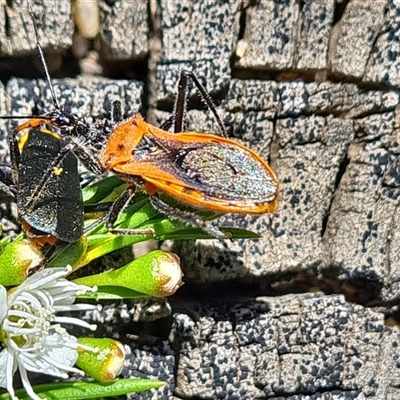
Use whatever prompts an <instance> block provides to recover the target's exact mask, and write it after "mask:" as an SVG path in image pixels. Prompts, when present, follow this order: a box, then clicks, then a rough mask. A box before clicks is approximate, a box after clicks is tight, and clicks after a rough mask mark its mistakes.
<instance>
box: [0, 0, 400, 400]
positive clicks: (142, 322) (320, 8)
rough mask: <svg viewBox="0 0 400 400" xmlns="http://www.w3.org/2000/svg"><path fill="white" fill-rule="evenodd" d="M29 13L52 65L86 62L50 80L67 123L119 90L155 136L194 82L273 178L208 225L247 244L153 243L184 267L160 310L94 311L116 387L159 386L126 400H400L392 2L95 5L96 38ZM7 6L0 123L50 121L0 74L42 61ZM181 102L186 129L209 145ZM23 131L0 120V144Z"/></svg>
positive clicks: (397, 26)
mask: <svg viewBox="0 0 400 400" xmlns="http://www.w3.org/2000/svg"><path fill="white" fill-rule="evenodd" d="M31 3H32V8H33V11H34V12H36V13H38V14H39V15H41V16H42V17H41V20H40V24H39V25H40V26H39V28H40V29H39V31H40V42H41V44H42V46H43V48H44V49H45V50H46V58H47V59H48V60H49V63H50V66H52V63H51V61H53V62H54V64H55V67H54V69H55V70H57V62H58V61H60V60H61V58H60V55H64V56H65V54H66V52H67V50H68V49H69V48H70V47H71V45H73V52H72V53H73V54H75V55H77V54H79V55H80V59H79V60H77V61H76V64H77V65H78V67H79V71H80V73H81V76H80V77H77V78H74V79H73V78H68V79H54V83H55V86H56V89H57V93H58V95H59V99H60V101H61V102H62V103H65V104H68V105H69V106H71V107H72V110H73V111H74V112H76V113H77V114H79V115H101V114H103V113H105V112H106V111H107V108H108V107H109V104H110V102H111V101H112V100H113V99H114V98H119V99H121V100H122V102H123V105H124V111H125V115H126V116H128V115H132V114H133V113H135V112H138V111H139V110H142V111H143V112H144V113H145V116H146V119H147V121H149V122H151V123H154V124H158V125H159V124H160V123H161V122H162V121H164V120H165V119H166V118H167V117H168V115H169V113H170V112H171V111H172V108H173V101H174V99H175V95H176V93H177V82H178V79H179V72H180V71H181V70H182V69H188V70H191V71H193V72H195V73H196V74H197V76H198V78H199V79H200V80H201V82H203V83H204V85H205V86H206V88H207V90H208V91H209V92H210V93H211V94H212V96H213V98H214V99H215V101H216V103H217V105H218V110H219V112H220V114H221V116H222V118H223V121H224V123H225V125H226V127H227V130H228V133H229V135H230V136H231V137H233V138H235V139H237V140H238V141H240V142H242V143H244V144H246V145H247V146H249V147H250V148H252V149H253V150H255V151H257V152H258V153H259V154H261V155H262V156H263V157H264V158H265V159H266V160H268V161H269V162H270V165H271V166H272V168H273V169H274V171H275V172H276V175H277V177H278V178H279V181H280V189H279V193H280V194H279V195H280V208H279V210H278V211H277V212H276V213H275V214H273V215H268V214H266V215H261V216H242V215H236V216H232V215H228V216H225V217H223V218H222V219H221V220H220V221H219V223H220V224H221V225H231V226H235V227H242V228H246V229H250V230H253V231H255V232H257V233H259V234H260V235H261V237H260V239H258V240H255V241H251V240H237V241H234V242H230V241H218V240H214V241H211V240H198V241H195V242H185V243H164V244H163V246H164V247H166V248H167V247H168V248H172V249H174V250H175V251H176V252H177V253H178V254H179V256H180V257H181V260H182V266H183V269H184V271H185V282H186V285H185V287H183V288H182V289H181V290H180V291H179V292H178V293H177V294H176V295H175V296H174V297H173V298H171V300H170V303H171V306H172V311H171V307H170V306H169V305H168V304H166V303H164V302H159V301H149V302H142V303H139V304H132V303H125V304H120V305H116V304H113V305H107V306H106V307H105V308H104V310H103V311H102V313H97V314H95V315H91V316H89V318H91V319H92V320H93V319H94V320H97V321H98V322H101V327H100V328H99V334H100V335H101V334H104V335H108V336H113V337H116V338H119V339H120V340H121V341H122V342H123V343H124V345H125V348H126V350H127V361H126V368H125V369H124V371H123V375H124V376H132V377H135V376H136V377H137V376H140V377H144V376H149V377H154V378H157V379H160V380H165V381H166V382H167V385H166V386H165V387H163V388H162V389H160V390H158V391H150V392H147V393H143V394H140V395H132V396H129V398H132V399H157V400H161V399H171V398H176V399H210V400H211V399H290V400H295V399H296V400H306V399H307V400H311V399H313V400H314V399H324V400H333V399H335V400H342V399H358V400H361V399H371V400H372V399H373V400H381V399H382V400H386V399H387V400H394V399H399V398H400V389H399V388H400V364H399V361H398V360H399V358H400V334H399V330H398V326H399V325H398V316H399V314H398V303H399V299H400V208H399V201H400V162H399V154H400V107H399V87H400V2H399V1H397V0H379V1H372V0H369V1H362V0H346V1H339V0H336V1H335V0H319V1H313V0H304V1H299V0H283V1H282V0H257V1H250V0H222V1H221V0H180V1H178V0H159V1H155V0H148V1H147V0H139V1H133V0H99V2H98V7H99V9H100V30H99V33H98V34H97V36H96V37H95V38H94V39H92V40H91V41H90V40H89V41H88V40H87V39H84V38H82V37H81V36H80V34H79V32H78V31H77V30H75V32H74V24H73V17H72V10H71V4H70V3H69V2H67V1H60V0H46V1H44V0H43V1H32V2H31ZM1 5H2V7H1V8H0V56H1V57H2V58H1V59H0V75H1V78H2V80H3V82H5V84H6V86H5V87H1V88H0V114H1V115H9V114H11V113H12V114H15V115H30V114H32V113H33V112H35V111H34V110H36V112H37V110H39V111H43V110H46V109H48V108H49V107H52V103H51V99H50V96H49V91H48V88H47V86H46V83H45V82H44V81H43V80H33V81H32V80H26V79H21V78H11V79H9V78H10V76H12V75H16V76H27V75H28V74H22V75H20V74H19V71H20V70H19V67H18V65H19V63H23V65H24V66H25V67H24V68H28V69H30V68H31V67H32V65H33V64H34V63H37V61H35V58H36V56H34V57H32V58H26V57H22V56H26V55H34V54H36V50H35V49H36V44H35V40H34V35H33V28H32V22H31V19H30V16H29V14H28V13H27V1H23V0H20V1H13V2H12V4H11V2H7V3H6V2H4V1H3V2H2V3H1ZM76 18H83V20H84V17H82V16H79V15H78V16H77V15H75V19H76ZM67 54H69V55H67V56H66V57H64V64H63V65H62V67H61V69H59V71H58V72H59V73H60V74H61V73H62V74H65V75H68V74H69V70H68V69H67V68H66V66H65V65H66V64H68V63H66V60H67V61H68V60H69V59H72V55H71V53H67ZM29 62H31V63H32V65H29ZM27 65H28V66H27ZM68 65H69V64H68ZM37 70H38V71H39V75H37V76H43V75H42V74H40V71H41V69H40V65H39V66H38V68H37ZM60 71H61V72H60ZM93 73H96V74H97V76H93ZM37 76H36V77H37ZM105 76H112V77H117V78H119V79H110V78H106V77H105ZM132 77H133V78H135V79H131V78H132ZM121 78H123V79H121ZM194 93H195V92H194V91H193V92H191V98H192V97H193V95H194ZM193 98H194V97H193ZM189 104H190V105H191V104H193V107H192V108H191V109H190V110H189V111H188V120H189V127H188V130H194V131H206V132H217V133H218V126H217V124H216V121H215V120H214V119H213V117H212V115H210V112H209V111H207V110H204V107H203V106H202V104H200V102H197V101H196V100H193V101H192V102H190V103H189ZM141 107H142V108H141ZM16 123H18V122H15V121H13V122H10V123H8V122H7V123H5V122H4V121H1V120H0V124H1V125H0V128H1V132H2V134H3V138H5V135H6V134H7V132H8V131H9V130H10V129H11V125H12V124H14V125H15V124H16ZM7 154H8V148H7V142H6V141H5V140H3V141H2V142H1V144H0V155H1V156H2V157H3V158H6V157H7ZM3 206H4V208H5V209H7V210H8V206H7V205H3ZM2 222H4V224H3V225H4V227H5V228H9V229H12V228H13V225H10V223H9V222H8V220H6V219H5V217H3V219H2ZM300 292H302V293H300ZM313 292H316V293H313Z"/></svg>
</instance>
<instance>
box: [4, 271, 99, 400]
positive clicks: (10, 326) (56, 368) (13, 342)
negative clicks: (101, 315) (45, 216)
mask: <svg viewBox="0 0 400 400" xmlns="http://www.w3.org/2000/svg"><path fill="white" fill-rule="evenodd" d="M70 271H71V268H70V267H66V268H46V269H43V270H42V271H39V272H37V273H35V274H34V275H32V276H30V277H29V278H27V279H26V281H24V282H23V283H22V284H21V285H20V286H18V287H17V288H15V289H12V290H11V291H9V292H8V293H7V291H6V289H5V288H4V286H2V285H0V340H1V341H2V342H3V343H4V345H5V349H3V350H2V351H1V353H0V387H3V388H5V389H7V390H8V392H9V393H10V395H11V397H12V398H13V399H16V398H17V397H16V396H15V392H14V389H13V386H12V383H13V376H14V373H15V372H16V370H17V369H19V372H20V375H21V380H22V383H23V385H24V388H25V390H26V392H27V393H28V395H29V396H30V397H31V398H32V399H33V400H41V399H40V397H39V396H37V395H36V394H35V392H34V391H33V389H32V386H31V384H30V382H29V380H28V376H27V371H33V372H40V373H46V374H48V375H53V376H56V377H60V378H66V377H68V374H67V372H77V373H80V374H83V373H82V371H80V370H79V369H77V368H73V365H74V364H75V362H76V359H77V357H78V351H77V347H78V346H79V345H78V343H77V340H76V338H75V337H74V336H71V335H69V334H68V333H67V332H66V330H65V329H64V328H62V327H61V326H60V324H59V323H68V324H74V325H79V326H82V327H85V328H89V329H95V327H94V326H92V325H89V324H88V323H86V322H84V321H81V320H80V319H77V318H71V317H57V316H56V315H55V313H57V312H63V311H68V312H69V311H81V310H89V309H95V308H96V306H94V305H89V304H75V305H74V304H73V302H74V301H75V298H76V295H77V294H80V293H82V292H83V293H84V292H86V291H88V290H92V289H91V288H90V287H87V286H82V285H77V284H75V283H73V282H70V281H68V280H66V279H65V278H64V277H65V276H66V275H67V274H68V273H69V272H70Z"/></svg>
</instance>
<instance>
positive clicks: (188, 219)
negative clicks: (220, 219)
mask: <svg viewBox="0 0 400 400" xmlns="http://www.w3.org/2000/svg"><path fill="white" fill-rule="evenodd" d="M149 199H150V203H151V205H152V206H153V207H154V208H155V209H156V210H157V211H159V212H160V213H162V214H164V215H168V216H169V217H170V218H171V219H176V220H178V221H181V222H183V223H185V224H188V225H190V226H193V227H196V228H199V229H201V230H203V231H204V232H206V233H208V234H209V235H211V236H214V237H216V238H217V239H230V238H231V235H230V234H229V233H224V232H222V231H220V230H219V229H218V228H217V227H216V226H213V225H211V224H210V223H208V222H207V221H204V220H202V219H201V218H200V217H199V216H197V215H196V214H194V213H191V212H188V211H183V210H180V209H179V208H176V207H172V206H170V205H169V204H167V203H165V202H164V201H162V200H161V199H160V198H159V197H158V195H157V194H155V195H153V196H150V198H149Z"/></svg>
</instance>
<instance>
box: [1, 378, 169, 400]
mask: <svg viewBox="0 0 400 400" xmlns="http://www.w3.org/2000/svg"><path fill="white" fill-rule="evenodd" d="M163 385H165V383H164V382H161V381H156V380H151V379H118V380H116V381H115V382H112V383H110V384H107V385H105V384H101V383H99V382H59V383H48V384H43V385H36V386H34V387H33V390H34V391H35V393H36V394H37V395H38V396H39V397H41V398H42V399H44V398H47V399H48V400H85V399H98V398H101V397H115V396H123V395H125V394H127V393H138V392H143V391H146V390H150V389H158V388H160V387H162V386H163ZM15 394H16V395H17V397H18V398H19V399H20V400H30V397H29V396H27V394H26V392H25V390H23V389H19V390H16V391H15ZM10 399H11V396H10V395H9V394H8V393H4V394H2V395H1V396H0V400H10Z"/></svg>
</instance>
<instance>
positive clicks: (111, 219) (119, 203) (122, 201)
mask: <svg viewBox="0 0 400 400" xmlns="http://www.w3.org/2000/svg"><path fill="white" fill-rule="evenodd" d="M135 192H136V187H135V186H134V185H132V186H129V187H128V188H126V189H125V191H124V192H123V193H122V194H121V196H120V197H118V199H117V200H115V202H114V203H113V205H112V206H111V209H110V212H109V213H108V214H107V215H108V221H107V224H106V227H107V229H108V230H109V231H110V232H112V233H115V234H117V235H152V236H153V237H154V236H155V233H154V229H152V228H143V229H140V228H138V229H119V228H114V224H115V222H116V221H117V219H118V216H119V215H120V214H121V212H122V211H123V210H124V209H125V208H126V207H127V205H128V204H129V203H130V202H131V200H132V198H133V197H134V196H135Z"/></svg>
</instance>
